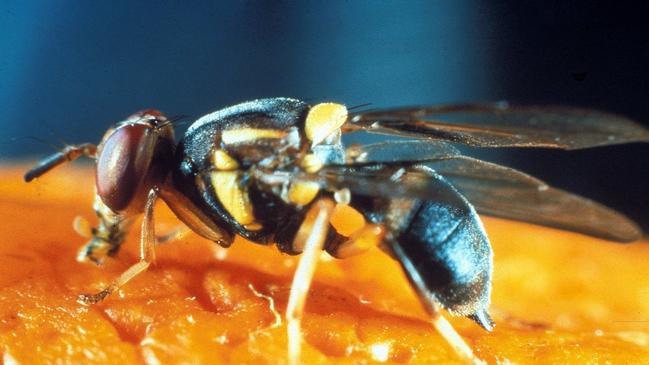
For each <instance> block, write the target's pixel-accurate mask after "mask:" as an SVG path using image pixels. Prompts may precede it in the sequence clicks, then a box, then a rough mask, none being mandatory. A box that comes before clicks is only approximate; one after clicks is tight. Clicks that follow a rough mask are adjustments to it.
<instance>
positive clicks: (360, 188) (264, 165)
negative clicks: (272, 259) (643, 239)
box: [25, 98, 649, 362]
mask: <svg viewBox="0 0 649 365" xmlns="http://www.w3.org/2000/svg"><path fill="white" fill-rule="evenodd" d="M444 116H447V117H448V116H450V117H451V120H447V119H443V117H444ZM356 131H364V132H369V133H379V134H388V135H395V136H399V137H407V138H406V139H401V140H390V141H385V142H379V143H374V144H365V145H352V146H345V145H343V143H342V140H341V136H342V134H344V133H350V132H356ZM647 141H649V131H647V130H646V129H644V128H642V127H640V126H638V125H637V124H635V123H633V122H631V121H629V120H627V119H625V118H623V117H619V116H616V115H612V114H607V113H601V112H595V111H590V110H584V109H573V108H561V107H510V106H508V105H506V104H487V105H459V106H439V107H420V108H407V109H390V110H385V111H374V112H360V113H356V114H351V115H350V114H349V113H348V111H347V109H346V108H345V106H343V105H341V104H335V103H322V104H316V105H313V106H311V105H308V104H306V103H304V102H302V101H299V100H295V99H289V98H272V99H261V100H255V101H251V102H246V103H242V104H239V105H235V106H232V107H229V108H226V109H223V110H220V111H217V112H215V113H212V114H208V115H206V116H204V117H202V118H200V119H198V120H197V121H196V122H194V124H192V125H191V126H190V127H189V129H188V130H187V132H186V133H185V135H184V136H183V137H182V139H180V141H179V142H178V143H177V144H176V142H175V140H174V133H173V129H172V127H171V123H170V121H168V120H167V118H166V117H164V116H163V115H162V114H161V113H160V112H157V111H154V110H147V111H143V112H139V113H136V114H134V115H132V116H131V117H129V118H128V119H127V120H125V121H124V122H121V123H119V124H117V125H116V126H115V127H114V128H112V129H110V130H109V131H108V132H107V133H106V135H105V136H104V138H103V140H102V141H101V143H100V144H99V145H98V146H97V147H95V146H94V145H91V144H82V145H78V146H68V147H66V148H65V149H64V150H63V151H62V152H60V153H57V154H55V155H53V156H51V157H49V158H46V159H44V160H43V161H42V162H41V163H40V164H39V165H37V166H36V167H35V168H34V169H32V170H30V171H29V172H28V173H27V175H26V176H25V178H26V180H27V181H29V180H31V179H33V178H35V177H37V176H40V175H41V174H43V173H45V172H47V171H48V170H49V169H51V168H52V167H54V166H56V165H58V164H60V163H63V162H65V161H69V160H73V159H75V158H77V157H80V156H88V157H91V158H94V159H96V161H97V163H96V185H97V186H96V188H97V189H96V191H97V197H96V199H95V211H96V212H97V215H98V217H99V223H98V226H97V227H96V228H90V224H89V223H88V222H87V221H85V220H84V219H80V218H78V219H77V220H75V229H76V230H77V231H78V232H79V233H81V234H82V235H84V236H87V237H88V238H89V239H90V240H89V242H88V243H87V244H86V245H84V246H83V247H82V249H81V250H80V251H79V260H80V261H87V260H90V261H93V262H95V263H98V264H99V263H101V262H103V260H104V259H105V258H106V257H107V256H112V255H114V254H116V253H117V252H118V250H119V247H120V245H121V244H122V241H123V239H124V236H125V233H126V232H127V230H128V229H129V228H130V226H131V223H132V221H133V219H134V217H136V216H137V215H139V214H142V213H143V214H144V220H143V223H142V232H141V260H140V262H138V263H137V264H135V265H133V266H132V267H131V268H129V269H128V270H127V271H126V272H125V273H124V274H122V275H121V276H120V277H119V278H118V279H117V280H116V281H115V282H114V283H113V284H111V285H110V286H109V287H107V288H106V289H105V290H103V291H101V292H99V293H97V294H94V295H82V296H81V297H80V299H79V300H80V302H82V303H84V304H90V303H95V302H98V301H100V300H103V299H104V298H105V297H106V296H108V295H109V294H110V293H111V292H113V291H114V290H116V289H117V288H119V287H120V286H122V285H124V284H125V283H126V282H127V281H129V280H130V279H132V278H133V277H135V276H136V275H137V274H138V273H140V272H142V271H144V270H146V269H147V268H148V266H149V265H150V263H151V262H152V260H153V258H154V247H155V243H156V237H155V230H154V224H153V206H154V203H155V201H156V199H157V198H161V199H162V200H163V201H164V202H165V203H166V204H167V205H168V206H169V207H170V208H171V210H172V211H173V212H174V213H175V214H176V216H177V217H178V218H179V219H180V220H181V221H182V222H183V223H184V224H185V225H186V226H187V227H189V229H191V230H192V231H194V232H196V233H198V234H199V235H201V236H203V237H205V238H207V239H210V240H212V241H214V242H216V243H218V244H219V245H221V246H223V247H228V246H229V245H230V244H231V243H232V241H233V237H234V236H235V235H240V236H243V237H245V238H246V239H248V240H250V241H253V242H256V243H258V244H264V245H270V244H275V245H276V246H277V248H278V249H279V250H280V251H281V252H283V253H286V254H290V255H296V254H302V259H301V261H300V264H299V265H298V268H297V271H296V273H295V277H294V281H293V284H294V285H293V289H292V291H291V295H290V298H289V303H288V307H287V314H286V316H287V319H288V322H287V327H288V336H289V360H290V361H291V362H297V361H298V360H299V353H300V343H301V331H300V319H301V314H302V309H303V306H304V301H305V298H306V294H307V291H308V288H309V284H310V282H311V278H312V275H313V271H314V268H315V265H316V263H317V258H318V254H319V252H320V251H321V250H326V251H327V252H328V253H329V254H331V255H332V256H334V257H337V258H345V257H349V256H352V255H356V254H360V253H362V252H363V251H365V250H366V249H368V248H370V247H373V246H379V247H380V248H381V249H383V250H384V251H385V252H386V253H387V254H389V255H390V256H392V257H393V258H394V259H396V260H397V261H398V262H399V263H400V264H401V266H402V268H403V271H404V273H405V274H406V276H407V278H408V279H409V281H410V283H411V285H412V286H413V287H414V289H415V290H416V292H417V293H418V294H419V297H420V299H421V302H422V304H423V305H424V307H425V308H426V309H427V310H428V312H429V313H430V314H431V317H432V318H433V320H432V323H433V325H434V326H435V327H436V328H437V329H438V330H439V331H440V333H441V334H442V335H443V336H444V338H446V339H447V341H448V342H449V344H450V345H451V346H452V347H453V348H454V349H455V350H456V351H457V353H458V354H459V355H460V356H462V357H463V358H464V359H466V360H468V361H474V362H475V361H477V359H476V358H475V357H474V356H473V354H472V351H471V349H470V348H469V347H468V346H467V345H466V344H465V343H464V342H463V341H462V339H461V338H460V337H459V336H458V335H457V334H456V333H455V332H454V330H453V329H452V327H450V325H449V324H448V322H446V321H445V319H444V318H443V317H442V316H441V315H440V314H439V306H441V307H443V308H445V309H447V310H448V311H449V312H451V313H453V314H456V315H462V316H466V317H469V318H471V319H472V320H474V321H475V322H476V323H478V324H479V325H480V326H482V327H483V328H485V329H487V330H491V328H492V327H493V322H492V320H491V319H490V317H489V314H488V307H489V297H490V290H491V271H492V251H491V247H490V244H489V240H488V238H487V235H486V234H485V232H484V229H483V227H482V224H481V221H480V218H479V217H478V215H477V211H478V212H482V213H485V214H491V215H496V216H501V217H506V218H512V219H518V220H523V221H528V222H533V223H539V224H544V225H549V226H554V227H558V228H563V229H570V230H574V231H578V232H582V233H587V234H591V235H594V236H598V237H602V238H607V239H612V240H616V241H632V240H634V239H636V238H638V237H639V236H640V234H641V232H640V230H639V229H638V228H637V226H635V224H633V223H632V222H630V221H629V220H628V219H626V218H625V217H624V216H622V215H620V214H619V213H616V212H614V211H612V210H610V209H608V208H605V207H603V206H601V205H598V204H597V203H595V202H592V201H590V200H587V199H585V198H581V197H578V196H576V195H572V194H569V193H566V192H563V191H561V190H558V189H554V188H551V187H549V186H547V185H545V184H544V183H543V182H541V181H539V180H537V179H535V178H533V177H530V176H529V175H526V174H524V173H522V172H519V171H516V170H513V169H510V168H507V167H503V166H499V165H495V164H491V163H488V162H484V161H481V160H477V159H473V158H470V157H467V156H464V155H462V154H460V152H459V151H458V150H457V149H455V148H454V147H453V146H451V145H450V144H448V143H447V142H452V143H461V144H466V145H470V146H480V147H505V146H507V147H512V146H514V147H551V148H563V149H576V148H585V147H593V146H600V145H608V144H617V143H628V142H647ZM476 210H477V211H476ZM342 212H346V213H342ZM337 214H354V215H356V216H358V217H360V220H359V222H360V223H359V224H357V225H356V226H355V227H353V229H352V230H351V231H350V230H349V229H346V230H341V229H340V227H336V226H335V225H334V224H333V223H331V222H333V221H335V220H334V219H332V218H333V217H335V216H336V215H337Z"/></svg>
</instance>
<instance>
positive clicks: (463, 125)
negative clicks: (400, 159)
mask: <svg viewBox="0 0 649 365" xmlns="http://www.w3.org/2000/svg"><path fill="white" fill-rule="evenodd" d="M345 130H346V131H356V130H364V131H367V132H371V133H380V134H389V135H398V136H408V137H414V138H427V139H431V138H432V139H442V140H447V141H450V142H454V143H462V144H466V145H470V146H476V147H547V148H561V149H568V150H571V149H579V148H587V147H595V146H604V145H611V144H621V143H629V142H649V130H647V129H646V128H644V127H642V126H641V125H639V124H637V123H635V122H633V121H632V120H630V119H628V118H626V117H623V116H619V115H615V114H611V113H605V112H600V111H596V110H590V109H580V108H568V107H558V106H511V105H508V104H507V103H495V104H466V105H440V106H430V107H414V108H400V109H389V110H382V111H381V110H379V111H369V112H360V113H355V114H352V115H351V117H350V121H349V122H348V123H347V124H346V125H345Z"/></svg>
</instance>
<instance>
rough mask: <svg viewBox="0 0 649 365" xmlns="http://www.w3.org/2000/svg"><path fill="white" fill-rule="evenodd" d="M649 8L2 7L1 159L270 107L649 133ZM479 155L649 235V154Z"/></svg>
mask: <svg viewBox="0 0 649 365" xmlns="http://www.w3.org/2000/svg"><path fill="white" fill-rule="evenodd" d="M638 4H640V3H639V2H638ZM638 4H634V3H630V4H624V3H621V2H616V5H615V6H601V5H593V4H592V2H590V1H573V2H560V1H525V2H517V1H445V2H442V1H422V2H416V1H408V2H406V1H403V2H401V1H395V2H379V1H366V2H363V1H322V2H279V1H268V2H254V1H233V2H204V3H200V2H193V3H192V6H187V5H185V2H182V1H164V2H148V1H140V2H130V1H110V2H109V1H105V2H101V1H13V0H4V1H2V2H1V3H0V110H1V111H2V117H1V118H0V126H1V127H0V128H2V129H1V130H2V134H1V136H0V158H1V159H16V158H27V157H35V156H39V155H43V154H47V153H51V152H52V147H51V146H48V145H46V144H45V143H41V142H38V141H35V140H33V139H32V138H31V137H36V138H39V139H42V140H45V141H47V142H49V143H51V144H54V145H60V143H61V141H65V142H68V143H78V142H86V141H89V142H98V141H99V139H100V138H101V135H102V134H103V132H104V131H105V129H106V128H107V126H109V125H110V124H111V123H114V122H116V121H119V120H120V119H122V118H123V117H125V116H127V115H128V114H130V113H131V112H133V111H136V110H140V109H143V108H148V107H154V108H158V109H160V110H162V111H164V112H165V113H166V114H167V115H190V116H192V117H194V118H197V117H199V116H201V115H203V114H206V113H208V112H211V111H214V110H216V109H219V108H221V107H223V106H226V105H229V104H234V103H237V102H240V101H243V100H248V99H253V98H259V97H272V96H291V97H297V98H301V99H306V100H309V101H312V102H317V101H321V100H334V101H340V102H344V103H345V104H347V105H351V106H353V105H358V104H363V103H372V107H390V106H398V105H408V104H437V103H445V102H469V101H493V100H509V101H514V102H523V103H536V104H544V103H553V104H568V105H578V106H586V107H594V108H598V109H604V110H609V111H614V112H618V113H621V114H625V115H628V116H630V117H632V118H635V119H637V120H639V121H641V122H643V121H644V122H645V124H646V122H647V121H649V108H648V97H649V76H648V75H647V68H648V67H649V40H648V39H649V37H647V34H649V25H647V21H646V19H647V17H646V14H647V13H648V10H649V6H648V5H644V4H643V5H638ZM627 5H628V6H627ZM639 6H640V7H639ZM26 137H27V138H26ZM471 153H472V154H474V155H479V156H481V157H484V158H486V159H490V160H495V161H499V162H501V163H505V164H507V165H511V166H515V167H517V168H520V169H522V170H524V171H526V172H529V173H532V174H534V175H536V176H539V177H541V178H543V179H544V180H546V181H548V182H550V183H552V184H554V185H556V186H559V187H561V188H564V189H567V190H571V191H576V192H579V193H581V194H582V195H586V196H588V197H591V198H594V199H596V200H598V201H601V202H604V203H606V204H608V205H611V206H614V207H616V208H618V209H621V210H623V211H624V212H626V213H627V214H629V215H631V216H632V217H633V218H634V219H635V220H637V221H639V222H641V223H642V224H643V225H644V226H645V227H646V228H649V194H648V193H649V173H647V167H649V146H648V145H641V144H635V145H629V146H620V147H611V148H601V149H593V150H586V151H578V152H571V153H566V152H561V151H547V150H536V151H532V150H525V151H514V150H510V149H506V150H498V151H472V152H471Z"/></svg>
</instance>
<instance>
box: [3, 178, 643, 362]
mask: <svg viewBox="0 0 649 365" xmlns="http://www.w3.org/2000/svg"><path fill="white" fill-rule="evenodd" d="M25 169H26V167H25V166H5V167H3V168H2V169H1V170H0V181H1V182H0V220H1V221H2V225H0V351H2V362H4V363H6V364H11V363H19V364H29V363H46V362H55V361H60V362H65V363H86V364H89V363H102V364H103V363H106V364H108V363H111V364H114V363H122V364H132V363H133V364H139V363H151V364H156V363H162V364H175V363H209V364H217V363H223V364H230V363H248V364H281V363H285V362H286V352H287V350H286V348H287V345H286V327H285V320H284V318H283V313H284V310H285V306H286V302H287V298H288V293H289V290H290V281H291V274H292V272H293V271H294V270H295V266H296V264H297V260H298V259H299V257H289V256H286V255H283V254H281V253H279V252H278V251H277V250H276V249H275V248H274V247H272V246H271V247H264V246H259V245H255V244H252V243H249V242H245V241H244V240H241V239H237V241H236V242H235V243H234V244H233V246H232V247H231V248H229V249H222V248H220V247H218V246H216V245H215V244H213V243H211V242H208V241H206V240H204V239H202V238H200V237H198V236H196V235H194V234H190V235H189V236H187V237H185V238H183V239H181V240H178V241H175V242H171V243H168V244H165V245H162V246H159V247H158V248H157V263H156V265H155V266H153V267H152V268H151V269H149V270H148V271H147V272H145V273H144V274H142V275H140V276H138V277H137V278H135V279H134V280H133V281H131V282H130V283H128V284H127V285H126V286H125V287H124V288H123V289H121V290H119V291H118V292H116V293H114V294H113V295H112V296H110V297H109V298H108V299H106V300H105V301H103V302H102V303H100V304H98V305H93V306H90V307H84V306H82V305H79V304H77V303H76V300H75V299H76V296H77V295H78V294H79V293H82V292H86V293H87V292H95V291H98V290H100V289H101V288H103V287H104V286H105V285H107V284H108V283H109V282H110V281H111V280H112V279H114V278H115V277H116V276H117V275H119V274H120V273H121V272H122V271H123V270H125V269H126V268H127V267H128V266H129V265H131V264H133V263H134V262H136V260H137V252H138V243H139V241H138V239H139V230H138V228H137V226H136V227H134V230H133V232H131V234H130V235H129V237H128V239H127V241H126V243H125V244H124V247H123V248H122V251H121V252H120V254H119V255H118V257H117V258H116V259H114V260H109V262H107V263H106V264H105V265H104V266H102V267H96V266H94V265H92V264H80V263H77V262H76V261H75V257H76V251H77V249H78V247H79V246H81V245H82V244H83V243H84V239H82V238H81V237H78V236H77V235H76V234H75V233H74V232H73V231H72V228H71V222H72V220H73V218H74V217H75V216H76V215H82V216H85V217H88V218H89V219H93V216H94V212H93V211H92V209H91V204H92V198H93V197H92V194H93V182H94V181H93V177H92V173H91V171H90V170H89V169H75V168H72V167H70V166H67V167H63V168H59V169H58V170H56V171H55V172H52V173H50V174H48V175H46V176H44V177H42V178H40V179H38V180H37V181H35V182H32V183H30V184H26V183H24V182H23V181H22V173H23V172H24V171H25ZM155 214H156V228H157V232H158V234H164V233H165V232H169V231H171V230H172V229H173V228H175V227H176V226H177V225H179V224H180V223H179V221H178V220H177V219H176V218H175V217H173V215H172V214H171V213H170V212H169V210H168V209H167V208H166V207H165V206H164V204H163V203H160V204H158V206H157V208H156V212H155ZM484 222H485V226H486V229H487V231H488V233H489V236H490V237H491V240H492V244H493V248H494V252H495V268H494V283H493V284H494V285H493V298H492V305H491V313H492V315H493V317H494V320H495V321H496V324H497V326H496V329H495V330H494V331H493V332H492V333H487V332H485V331H483V330H482V329H480V328H479V327H478V326H477V325H475V324H473V323H472V322H470V321H468V320H466V319H464V318H457V317H450V316H447V317H448V318H449V319H450V321H451V322H452V323H453V325H454V326H455V327H456V329H457V330H458V331H459V332H460V333H461V334H462V336H463V337H464V338H465V340H466V341H467V343H469V344H470V345H471V346H472V348H473V349H474V350H475V351H476V354H477V355H478V356H479V357H480V358H482V359H484V360H486V361H487V362H489V363H506V362H507V361H509V362H511V363H517V364H525V363H534V364H536V363H562V364H566V363H575V364H583V363H647V362H649V279H648V278H649V265H647V263H648V262H649V245H647V243H648V242H647V241H646V240H645V241H641V242H638V243H635V244H632V245H618V244H614V243H609V242H605V241H601V240H597V239H593V238H590V237H586V236H583V235H579V234H575V233H569V232H562V231H558V230H553V229H548V228H543V227H539V226H534V225H529V224H523V223H516V222H510V221H504V220H499V219H493V218H489V217H485V218H484ZM303 330H304V333H305V343H304V345H303V350H302V351H303V352H302V360H303V362H304V363H307V364H320V363H323V364H324V363H327V364H329V363H333V364H346V363H362V362H369V363H391V364H392V363H394V364H404V363H411V364H415V363H431V362H435V363H449V364H451V363H460V361H459V360H458V359H457V357H456V356H455V354H454V353H453V352H452V351H451V350H450V349H449V347H448V346H447V345H446V344H445V343H444V341H443V340H442V339H441V338H440V336H439V335H438V334H437V333H436V332H435V331H434V330H433V328H432V327H431V326H430V324H429V323H428V321H427V316H426V314H425V312H424V311H423V310H422V307H421V305H420V304H419V301H418V299H417V297H416V296H415V295H414V293H413V291H412V289H411V288H410V287H409V286H408V283H407V281H406V279H405V277H404V275H403V273H402V272H401V270H400V268H399V266H398V264H397V263H396V262H394V261H392V260H391V259H390V258H388V257H387V256H386V255H385V254H383V253H382V252H381V251H379V250H378V249H376V250H371V251H370V252H368V253H366V254H364V255H360V256H356V257H352V258H348V259H345V260H336V259H331V258H327V257H326V256H324V255H323V259H322V260H321V262H320V264H319V266H318V269H317V271H316V274H315V279H314V283H313V286H312V288H311V291H310V294H309V298H308V299H307V308H306V311H305V316H304V320H303Z"/></svg>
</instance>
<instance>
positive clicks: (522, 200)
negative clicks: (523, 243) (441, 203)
mask: <svg viewBox="0 0 649 365" xmlns="http://www.w3.org/2000/svg"><path fill="white" fill-rule="evenodd" d="M426 165H427V166H429V167H430V168H432V169H434V170H435V171H437V172H438V173H439V174H441V175H443V176H444V177H445V178H446V179H447V180H448V181H449V182H450V183H451V184H452V185H453V186H454V187H455V188H456V189H458V190H459V191H460V192H461V193H462V195H464V196H465V197H466V198H467V199H468V200H469V201H470V202H471V204H473V205H474V206H475V208H476V210H477V211H478V212H479V213H482V214H486V215H493V216H497V217H503V218H509V219H514V220H519V221H524V222H531V223H536V224H541V225H545V226H550V227H556V228H560V229H566V230H570V231H576V232H580V233H585V234H588V235H592V236H595V237H600V238H604V239H609V240H614V241H619V242H630V241H634V240H637V239H638V238H640V236H641V234H642V232H641V230H640V229H639V228H638V226H637V225H636V224H635V223H633V222H632V221H630V220H629V219H628V218H626V217H625V216H623V215H622V214H620V213H618V212H616V211H614V210H612V209H609V208H607V207H605V206H603V205H601V204H598V203H596V202H594V201H592V200H589V199H586V198H583V197H580V196H578V195H575V194H571V193H568V192H565V191H562V190H559V189H555V188H553V187H550V186H548V185H547V184H545V183H544V182H542V181H540V180H538V179H536V178H533V177H531V176H529V175H527V174H525V173H523V172H520V171H517V170H514V169H511V168H508V167H504V166H500V165H496V164H493V163H489V162H485V161H481V160H477V159H474V158H470V157H466V156H458V157H455V158H451V159H447V160H439V161H435V162H430V163H426Z"/></svg>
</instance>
